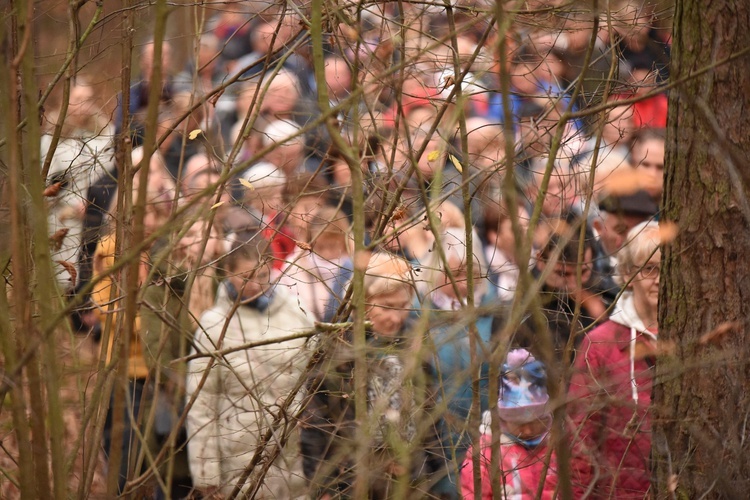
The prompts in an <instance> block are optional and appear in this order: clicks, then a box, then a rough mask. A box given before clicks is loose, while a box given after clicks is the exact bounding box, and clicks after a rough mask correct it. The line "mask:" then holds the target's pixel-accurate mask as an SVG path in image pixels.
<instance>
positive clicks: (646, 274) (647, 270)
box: [638, 264, 661, 279]
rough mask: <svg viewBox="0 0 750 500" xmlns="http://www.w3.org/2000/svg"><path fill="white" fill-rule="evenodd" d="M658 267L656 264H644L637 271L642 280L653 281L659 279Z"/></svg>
mask: <svg viewBox="0 0 750 500" xmlns="http://www.w3.org/2000/svg"><path fill="white" fill-rule="evenodd" d="M660 272H661V271H660V266H659V265H658V264H646V265H645V266H643V267H641V268H640V269H639V270H638V274H640V275H641V277H642V278H649V279H654V278H658V277H659V273H660Z"/></svg>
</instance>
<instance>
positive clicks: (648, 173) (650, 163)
mask: <svg viewBox="0 0 750 500" xmlns="http://www.w3.org/2000/svg"><path fill="white" fill-rule="evenodd" d="M632 160H633V166H634V167H635V168H637V169H638V172H639V173H641V174H643V175H644V176H645V177H646V181H647V182H646V184H647V185H648V186H653V189H651V190H650V191H654V192H653V193H651V194H660V193H661V190H662V188H663V186H664V141H662V140H659V139H650V140H647V141H643V142H639V143H636V144H634V145H633V151H632ZM656 191H658V193H657V192H656Z"/></svg>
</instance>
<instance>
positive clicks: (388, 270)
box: [364, 252, 414, 298]
mask: <svg viewBox="0 0 750 500" xmlns="http://www.w3.org/2000/svg"><path fill="white" fill-rule="evenodd" d="M364 288H365V296H366V297H368V298H369V297H374V296H376V295H383V294H386V293H393V292H396V291H400V290H407V291H408V292H409V294H412V293H413V292H414V288H413V286H412V279H411V265H410V264H409V263H408V262H407V261H406V260H405V259H403V258H401V257H399V256H397V255H394V254H392V253H388V252H375V253H373V254H372V255H371V256H370V261H369V263H368V264H367V271H366V272H365V282H364Z"/></svg>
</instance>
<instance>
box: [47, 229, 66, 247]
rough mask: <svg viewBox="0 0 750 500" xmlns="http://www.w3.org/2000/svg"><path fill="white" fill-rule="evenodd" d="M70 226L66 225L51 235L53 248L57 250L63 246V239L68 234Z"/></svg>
mask: <svg viewBox="0 0 750 500" xmlns="http://www.w3.org/2000/svg"><path fill="white" fill-rule="evenodd" d="M69 231H70V228H67V227H64V228H62V229H58V230H57V231H55V232H54V233H53V234H52V236H50V237H49V242H50V244H51V245H52V250H54V251H55V252H57V251H58V250H60V249H61V248H62V244H63V240H64V239H65V237H66V236H67V235H68V232H69Z"/></svg>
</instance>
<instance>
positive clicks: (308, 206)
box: [286, 196, 321, 243]
mask: <svg viewBox="0 0 750 500" xmlns="http://www.w3.org/2000/svg"><path fill="white" fill-rule="evenodd" d="M320 206H321V204H320V201H319V200H318V197H317V196H303V197H301V198H300V199H299V200H297V203H295V204H294V207H293V208H292V210H291V211H290V212H289V217H288V218H287V220H286V227H287V228H288V229H289V230H290V233H291V236H292V237H293V238H294V239H295V240H299V241H304V242H307V243H309V241H308V240H309V238H308V232H309V230H310V218H311V217H312V216H313V214H314V213H315V211H316V210H317V209H318V208H320Z"/></svg>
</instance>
